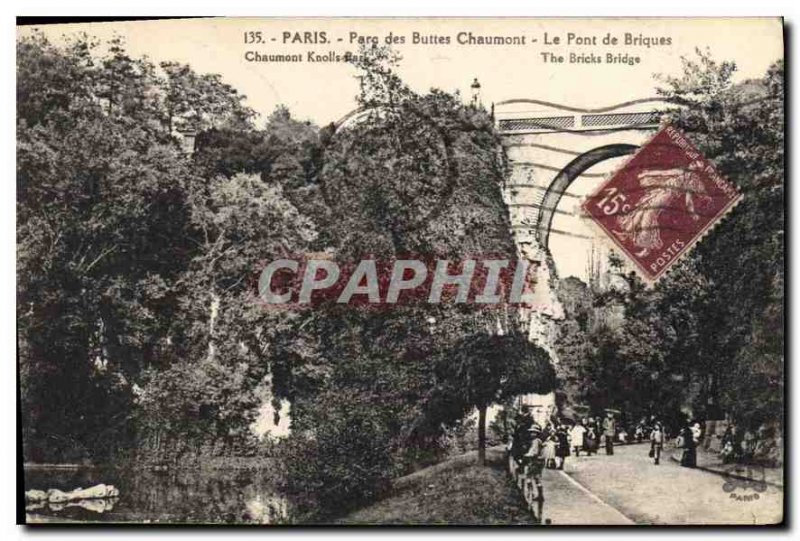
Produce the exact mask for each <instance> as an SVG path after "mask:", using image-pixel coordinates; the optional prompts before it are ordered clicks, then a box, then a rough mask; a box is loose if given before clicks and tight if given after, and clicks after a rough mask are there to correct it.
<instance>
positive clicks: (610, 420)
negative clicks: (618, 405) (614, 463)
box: [603, 411, 617, 455]
mask: <svg viewBox="0 0 800 541" xmlns="http://www.w3.org/2000/svg"><path fill="white" fill-rule="evenodd" d="M616 429H617V423H616V421H614V412H612V411H609V412H607V413H606V418H605V419H603V436H604V437H605V440H606V454H607V455H613V454H614V436H616V433H617V430H616Z"/></svg>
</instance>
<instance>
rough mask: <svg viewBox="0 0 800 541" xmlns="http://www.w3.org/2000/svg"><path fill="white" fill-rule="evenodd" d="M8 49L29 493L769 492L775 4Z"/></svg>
mask: <svg viewBox="0 0 800 541" xmlns="http://www.w3.org/2000/svg"><path fill="white" fill-rule="evenodd" d="M16 51H17V60H16V81H17V123H16V127H17V130H16V135H17V184H16V186H17V190H16V193H17V201H16V208H17V349H18V355H17V358H18V381H19V397H20V399H19V413H20V418H21V421H22V424H21V432H20V437H21V439H22V441H21V442H20V448H21V449H22V460H21V462H22V463H21V465H20V467H21V471H24V487H20V493H19V494H18V502H19V510H18V517H19V521H20V522H21V523H25V524H53V523H56V524H63V523H103V524H108V525H111V524H151V525H163V524H183V525H196V524H227V525H253V526H263V525H320V524H324V525H341V526H349V525H481V526H482V525H494V526H504V525H516V526H521V525H530V526H542V527H545V526H549V525H553V526H564V525H576V526H612V525H613V526H620V525H654V526H684V525H700V526H722V525H780V524H782V523H783V522H784V502H785V500H786V498H785V490H786V487H785V482H784V460H785V458H784V433H785V432H784V431H785V426H786V416H785V407H784V405H785V401H784V398H785V381H784V356H785V341H784V329H785V325H784V283H785V276H784V272H785V268H786V267H785V210H786V204H785V200H784V197H785V181H784V175H785V170H784V167H785V149H784V141H785V126H784V114H785V113H784V99H785V97H784V73H785V66H784V25H783V21H782V20H781V19H780V18H702V19H700V18H698V19H693V18H607V19H606V18H583V19H582V18H570V19H566V18H565V19H557V18H556V19H554V18H547V19H544V18H543V19H535V18H502V19H501V18H464V19H459V18H383V19H377V18H374V19H367V18H364V19H359V18H342V19H336V18H272V19H268V18H200V19H171V20H138V21H125V20H118V21H112V22H109V21H105V22H98V21H88V22H82V23H76V22H71V23H69V24H63V23H59V22H58V21H56V22H55V23H53V22H52V21H51V22H49V23H47V24H44V23H42V22H41V21H32V20H26V19H24V18H23V19H20V20H19V21H18V25H17V41H16Z"/></svg>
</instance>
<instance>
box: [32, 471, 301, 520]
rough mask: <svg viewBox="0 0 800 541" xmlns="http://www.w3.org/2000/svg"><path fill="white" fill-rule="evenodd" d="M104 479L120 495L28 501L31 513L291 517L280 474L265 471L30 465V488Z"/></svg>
mask: <svg viewBox="0 0 800 541" xmlns="http://www.w3.org/2000/svg"><path fill="white" fill-rule="evenodd" d="M99 483H105V484H107V485H108V484H110V485H114V486H115V487H117V488H118V489H119V497H117V498H111V499H104V500H83V501H81V502H69V503H65V504H52V503H45V504H31V503H28V504H26V512H27V513H28V515H29V516H34V518H35V517H44V518H45V519H51V518H55V519H66V520H70V521H73V520H80V521H94V522H96V521H102V522H137V523H153V524H156V523H183V524H187V523H194V524H198V523H205V524H209V523H215V524H282V523H286V522H288V521H289V516H290V511H289V504H288V502H287V500H286V498H284V497H283V496H282V495H281V494H280V493H279V491H278V488H277V483H276V475H275V472H270V471H267V470H264V469H257V470H250V469H246V470H245V469H214V470H170V471H166V472H157V471H153V470H149V469H145V468H135V467H129V468H120V467H100V468H98V467H91V468H77V469H59V468H41V467H36V468H26V469H25V489H26V490H30V489H39V490H48V489H51V488H55V489H59V490H63V491H70V490H74V489H76V488H88V487H91V486H94V485H97V484H99Z"/></svg>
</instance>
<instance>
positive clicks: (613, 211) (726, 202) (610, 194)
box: [581, 125, 742, 284]
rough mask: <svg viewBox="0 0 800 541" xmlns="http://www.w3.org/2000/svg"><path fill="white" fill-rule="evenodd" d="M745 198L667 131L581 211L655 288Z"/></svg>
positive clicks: (691, 147)
mask: <svg viewBox="0 0 800 541" xmlns="http://www.w3.org/2000/svg"><path fill="white" fill-rule="evenodd" d="M741 198H742V194H741V193H740V192H739V191H738V190H737V189H736V187H735V186H734V185H733V184H731V183H730V182H728V181H727V180H725V179H724V178H722V177H721V176H720V175H719V173H717V171H716V169H715V168H714V165H713V164H712V163H711V162H709V161H708V160H707V159H706V158H705V157H703V156H702V155H701V154H700V152H699V151H698V150H697V148H696V147H695V146H694V145H693V144H692V143H691V142H690V141H689V140H688V139H687V138H686V136H685V135H684V134H683V133H681V132H680V131H679V130H677V129H675V128H674V127H672V126H669V125H667V126H664V127H662V128H661V129H660V130H659V131H658V133H656V135H655V136H654V137H653V138H652V139H650V141H649V142H648V143H647V144H645V145H644V146H642V147H641V148H640V149H639V150H638V151H637V152H636V154H634V156H633V157H632V158H631V159H630V160H628V161H627V163H625V165H624V166H622V168H620V169H619V170H618V171H617V172H616V173H614V174H613V175H612V176H611V177H610V178H609V179H608V180H607V181H606V182H605V183H604V184H603V185H602V186H600V187H599V188H598V189H597V191H596V192H594V193H593V194H592V195H590V196H589V197H588V198H587V199H586V200H585V201H584V202H583V204H582V205H581V208H582V209H583V212H585V213H586V214H587V215H588V216H589V217H590V218H591V220H592V221H593V222H594V223H596V224H597V225H598V226H599V227H600V229H601V230H602V231H603V232H604V233H605V234H606V235H608V237H609V238H610V239H611V240H612V241H613V242H614V244H615V245H616V246H617V247H618V248H619V249H620V250H621V251H622V252H623V253H624V254H625V255H626V256H627V258H628V259H630V260H631V261H632V262H633V263H634V267H635V268H636V270H637V271H638V272H639V274H640V276H641V277H642V278H643V279H644V280H645V281H646V282H648V283H651V284H652V283H654V282H656V281H657V280H658V279H659V278H661V277H662V276H663V275H664V273H665V272H666V271H667V270H668V269H669V268H670V267H671V266H672V265H673V264H674V263H675V262H676V261H678V260H679V259H680V258H681V256H683V255H684V254H685V253H687V252H688V251H689V250H690V249H691V248H692V246H693V245H694V244H695V243H696V242H697V241H699V240H700V239H701V238H702V237H703V235H705V233H706V232H707V231H709V230H710V229H711V228H712V227H714V225H715V224H716V223H717V222H719V220H720V219H721V218H722V217H723V216H724V215H725V214H726V213H727V212H728V211H730V210H731V209H732V208H733V207H734V206H735V205H736V204H737V203H738V202H739V200H740V199H741Z"/></svg>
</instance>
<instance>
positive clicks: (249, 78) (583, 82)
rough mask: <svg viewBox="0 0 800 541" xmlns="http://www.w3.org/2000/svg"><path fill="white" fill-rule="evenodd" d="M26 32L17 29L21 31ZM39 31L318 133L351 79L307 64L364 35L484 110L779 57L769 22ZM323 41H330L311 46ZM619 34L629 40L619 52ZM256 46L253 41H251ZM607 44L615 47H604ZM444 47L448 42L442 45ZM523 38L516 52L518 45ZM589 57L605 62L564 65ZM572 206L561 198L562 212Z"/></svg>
mask: <svg viewBox="0 0 800 541" xmlns="http://www.w3.org/2000/svg"><path fill="white" fill-rule="evenodd" d="M32 30H33V28H32V27H24V28H20V29H18V34H26V33H29V32H31V31H32ZM39 30H41V31H43V32H44V33H45V34H47V36H48V37H49V38H50V39H51V40H53V41H55V42H57V43H58V42H60V41H63V36H64V35H71V34H75V33H76V32H81V31H85V32H87V33H88V34H91V35H94V36H96V37H98V38H101V39H109V38H111V37H113V36H115V35H119V36H121V37H123V38H124V39H125V41H126V43H127V48H128V51H129V52H130V53H131V54H132V55H134V56H147V57H149V58H150V59H151V60H153V61H155V62H160V61H166V60H169V61H178V62H184V63H188V64H190V65H191V66H192V68H193V69H194V70H195V71H198V72H201V73H202V72H209V73H219V74H221V75H222V77H223V79H224V80H225V81H226V82H227V83H229V84H231V85H232V86H234V87H235V88H236V89H238V90H239V91H240V92H242V93H244V94H245V95H246V96H247V103H248V105H249V106H250V107H252V108H253V109H254V110H256V111H257V112H258V113H259V114H260V115H261V117H262V119H264V118H266V117H267V116H268V115H269V113H270V112H271V111H272V110H274V108H275V107H276V106H278V105H281V104H283V105H286V106H288V107H289V109H290V111H291V112H292V114H293V116H295V117H296V118H299V119H301V120H310V121H312V122H314V123H316V124H318V125H324V124H327V123H329V122H333V121H336V120H338V119H340V118H342V117H343V116H345V115H346V114H347V113H349V112H351V111H352V110H353V109H354V108H355V95H356V94H357V91H358V80H357V78H356V75H357V73H356V71H355V69H354V68H353V67H352V66H350V65H348V64H347V63H343V62H308V61H307V55H308V53H313V54H315V55H320V56H321V57H326V56H327V55H329V54H331V53H333V54H340V55H341V54H343V53H344V52H345V51H351V52H356V51H357V50H358V42H359V40H369V39H372V38H375V39H378V40H379V42H381V43H385V40H386V39H387V37H389V36H391V37H394V38H395V39H399V38H400V37H402V38H403V39H405V43H403V44H397V43H395V44H394V45H393V46H394V48H395V49H396V50H397V51H398V52H399V53H400V54H401V55H402V62H401V65H400V67H399V72H400V75H401V76H402V77H403V79H404V80H405V81H406V83H407V84H409V85H410V86H411V87H412V88H414V89H415V90H417V91H422V92H424V91H427V90H428V89H430V88H440V89H443V90H446V91H459V92H461V94H462V95H464V96H469V95H470V84H471V83H472V81H473V79H474V78H478V79H479V81H480V83H481V98H482V101H483V103H484V104H486V105H488V104H491V103H496V102H500V101H503V100H508V99H514V98H534V99H538V100H543V101H549V102H554V103H559V104H566V105H570V106H574V107H582V108H597V107H604V106H608V105H613V104H616V103H620V102H623V101H627V100H632V99H637V98H642V97H650V96H653V95H654V93H655V92H654V89H655V87H656V85H657V81H656V80H655V79H654V74H656V73H662V74H679V73H680V72H681V57H682V56H691V55H693V52H694V50H695V48H701V49H706V48H708V50H709V51H710V52H711V54H712V55H713V57H714V58H716V59H719V60H734V61H735V62H736V64H737V66H738V71H737V73H736V79H737V80H744V79H748V78H753V77H761V76H762V75H763V74H764V72H765V71H766V69H767V68H768V66H769V65H770V64H771V63H772V62H774V61H775V60H777V59H779V58H782V56H783V29H782V23H781V20H780V19H778V18H762V19H743V18H739V19H735V18H728V19H710V18H704V19H703V18H697V19H686V18H684V19H675V18H673V19H642V18H629V19H620V18H604V19H580V18H571V19H555V18H539V19H531V18H527V19H526V18H505V19H485V18H465V19H447V18H427V19H423V18H418V19H410V18H386V19H356V18H340V19H311V18H286V19H252V18H234V19H184V20H171V21H135V22H112V23H91V24H82V25H51V26H47V27H40V28H39ZM258 33H260V35H259V34H258ZM323 33H324V34H325V40H327V41H328V43H320V42H321V41H323V39H322V37H321V36H322V34H323ZM415 33H416V36H417V38H418V40H417V41H418V42H419V43H416V44H415V43H414V37H415ZM469 33H471V34H472V36H473V38H477V37H483V36H490V37H504V38H508V39H509V40H516V41H517V44H512V45H472V44H459V43H458V40H459V36H461V37H462V38H463V37H465V36H468V35H469ZM626 35H627V36H628V37H630V38H636V39H637V40H638V41H636V42H635V43H627V44H626V43H625V37H626ZM259 38H260V40H261V41H262V43H260V44H259V43H252V42H253V41H256V40H258V39H259ZM604 38H605V40H604ZM611 38H617V39H618V43H617V44H609V43H608V40H609V39H611ZM556 39H558V40H559V43H555V41H556ZM445 40H449V43H447V44H445V43H442V42H443V41H445ZM522 40H524V43H519V42H520V41H522ZM247 41H250V42H251V43H247ZM284 41H288V42H287V43H284ZM604 41H605V43H604ZM309 42H311V43H309ZM314 42H316V43H314ZM648 42H649V43H648ZM248 52H249V53H251V54H253V53H255V52H258V53H259V54H261V55H276V54H279V55H300V56H301V57H302V58H303V61H302V62H282V63H274V62H248V61H247V60H246V55H247V54H248ZM543 53H552V56H560V57H563V58H564V62H563V63H554V62H552V56H551V57H550V58H549V59H548V60H549V61H546V59H545V58H544V56H543ZM608 53H611V54H612V55H625V54H627V55H628V57H629V58H632V57H638V58H639V62H638V63H636V64H635V65H628V64H627V63H620V62H617V63H614V64H608V63H606V62H605V60H606V55H607V54H608ZM598 57H599V58H602V60H603V63H601V64H598V63H596V62H582V63H574V62H573V63H571V62H570V60H576V61H577V60H580V59H581V58H583V59H587V60H592V59H595V58H598ZM594 182H595V183H596V182H597V181H596V180H595V181H594ZM594 186H595V184H593V183H592V182H591V181H589V182H588V183H587V182H584V181H583V179H581V180H580V181H577V182H575V183H573V185H572V186H571V187H570V191H571V192H574V193H576V194H585V193H589V192H590V191H592V190H593V188H594ZM569 201H570V199H569V198H563V199H562V203H561V205H567V204H569ZM561 205H560V207H559V208H561ZM557 225H559V224H554V227H556V226H557ZM561 225H562V226H564V225H565V224H561ZM567 225H568V224H567ZM579 226H580V225H579V224H578V225H576V226H575V227H579ZM562 244H563V243H562ZM589 245H590V243H587V242H583V243H576V244H575V246H574V253H580V254H585V253H586V250H587V249H588V246H589ZM571 248H572V247H571V246H570V245H563V246H561V247H560V248H559V249H558V250H557V251H558V252H559V253H561V254H568V253H569V252H570V251H571ZM554 252H555V250H554ZM574 253H573V254H572V255H573V256H574ZM554 255H555V256H556V264H557V266H559V265H560V266H562V267H564V268H563V269H560V270H559V274H560V275H561V276H568V275H578V276H579V277H583V278H585V272H584V271H585V264H584V263H583V261H584V259H585V257H584V256H583V255H582V256H580V257H569V258H568V259H569V261H566V262H563V263H561V264H560V263H559V260H560V259H561V260H563V259H564V258H563V257H562V256H559V254H556V253H554Z"/></svg>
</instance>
